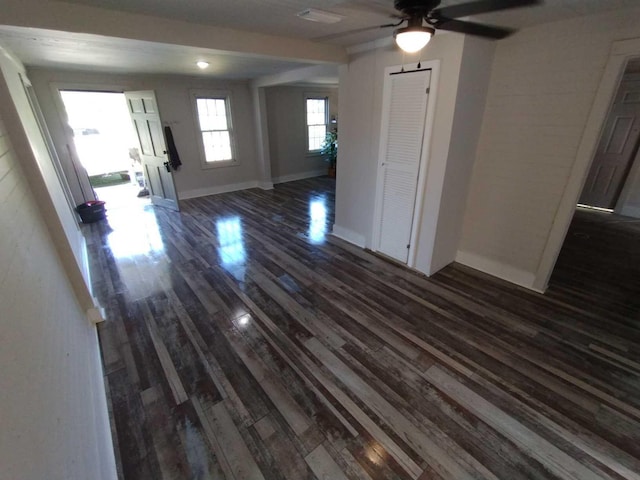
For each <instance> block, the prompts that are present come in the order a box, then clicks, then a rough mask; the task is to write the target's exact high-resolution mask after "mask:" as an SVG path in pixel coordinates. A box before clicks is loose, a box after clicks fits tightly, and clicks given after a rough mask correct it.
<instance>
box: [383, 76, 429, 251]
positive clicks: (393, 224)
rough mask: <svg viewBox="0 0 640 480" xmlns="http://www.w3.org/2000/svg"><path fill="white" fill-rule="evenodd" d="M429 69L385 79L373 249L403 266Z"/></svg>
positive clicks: (416, 177) (417, 165)
mask: <svg viewBox="0 0 640 480" xmlns="http://www.w3.org/2000/svg"><path fill="white" fill-rule="evenodd" d="M430 80H431V71H430V70H422V71H417V72H410V73H402V74H395V75H394V74H392V75H389V77H388V78H386V79H385V98H384V104H383V111H382V118H383V121H382V132H381V145H380V165H379V170H378V172H379V178H378V192H377V196H378V198H377V211H378V218H377V222H378V225H377V233H378V248H377V250H378V251H379V252H381V253H384V254H385V255H388V256H390V257H392V258H395V259H396V260H399V261H401V262H403V263H407V260H408V254H409V242H410V239H411V229H412V225H413V213H414V209H415V203H416V192H417V185H418V173H419V170H420V159H421V157H422V144H423V138H424V134H425V132H424V129H425V118H426V112H427V103H428V99H429V94H428V88H429V82H430Z"/></svg>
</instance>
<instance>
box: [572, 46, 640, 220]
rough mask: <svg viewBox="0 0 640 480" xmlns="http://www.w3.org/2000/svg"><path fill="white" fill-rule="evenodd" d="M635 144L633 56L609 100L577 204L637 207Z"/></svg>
mask: <svg viewBox="0 0 640 480" xmlns="http://www.w3.org/2000/svg"><path fill="white" fill-rule="evenodd" d="M639 145H640V59H638V58H636V59H632V60H630V61H629V62H628V63H627V65H626V67H625V69H624V72H623V74H622V78H621V80H620V84H619V85H618V88H617V90H616V92H615V94H614V96H613V99H612V101H611V106H610V108H609V114H608V115H607V118H606V120H605V122H604V125H603V128H602V135H601V137H600V140H599V142H598V147H597V150H596V153H595V156H594V159H593V162H592V163H591V167H590V169H589V173H588V175H587V180H586V182H585V184H584V187H583V188H582V193H581V195H580V199H579V200H578V206H579V207H588V208H594V209H599V210H601V211H609V212H615V213H620V214H625V213H626V214H628V213H629V211H630V210H631V211H633V210H638V209H640V176H639V175H638V165H636V164H637V163H640V162H637V161H636V158H637V157H638V146H639ZM634 174H635V175H634ZM636 177H638V178H636ZM638 213H640V212H638ZM639 216H640V215H639Z"/></svg>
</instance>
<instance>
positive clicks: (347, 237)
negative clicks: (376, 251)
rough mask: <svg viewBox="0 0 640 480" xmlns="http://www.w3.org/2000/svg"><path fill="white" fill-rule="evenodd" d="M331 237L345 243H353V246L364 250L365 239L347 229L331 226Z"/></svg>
mask: <svg viewBox="0 0 640 480" xmlns="http://www.w3.org/2000/svg"><path fill="white" fill-rule="evenodd" d="M331 235H333V236H334V237H338V238H340V239H342V240H344V241H346V242H349V243H353V244H354V245H356V246H358V247H360V248H365V244H366V239H365V237H364V235H360V234H359V233H356V232H354V231H352V230H349V229H348V228H344V227H341V226H340V225H336V224H335V223H334V224H333V231H332V232H331Z"/></svg>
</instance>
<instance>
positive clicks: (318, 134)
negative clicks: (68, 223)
mask: <svg viewBox="0 0 640 480" xmlns="http://www.w3.org/2000/svg"><path fill="white" fill-rule="evenodd" d="M328 110H329V101H328V100H327V98H307V103H306V117H307V150H308V151H309V152H317V151H319V150H320V148H321V147H322V142H324V138H325V135H326V134H327V118H328V113H329V112H328Z"/></svg>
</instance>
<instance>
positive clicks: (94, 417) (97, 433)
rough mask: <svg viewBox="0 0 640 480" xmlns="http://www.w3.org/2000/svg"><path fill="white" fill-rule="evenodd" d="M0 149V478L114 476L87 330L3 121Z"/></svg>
mask: <svg viewBox="0 0 640 480" xmlns="http://www.w3.org/2000/svg"><path fill="white" fill-rule="evenodd" d="M0 152H1V153H0V205H1V206H0V231H1V232H2V233H1V234H0V364H1V365H2V371H1V372H0V392H2V394H1V395H0V412H2V414H1V415H2V428H1V429H0V465H2V468H1V469H0V478H3V479H4V478H7V479H9V478H12V479H13V478H25V479H27V478H50V479H66V478H95V479H105V480H106V479H114V478H115V475H116V473H115V464H114V463H113V455H112V453H111V451H110V449H111V448H112V446H111V444H110V435H109V430H108V429H109V426H108V423H107V421H106V401H105V398H104V390H103V388H101V385H102V371H101V365H100V358H99V354H98V341H97V337H96V331H95V327H94V326H93V325H91V324H90V323H89V322H88V320H87V318H86V316H85V314H84V312H83V309H82V307H81V306H80V305H79V304H78V301H77V299H76V296H75V294H74V290H73V288H72V287H71V284H70V283H69V280H68V278H67V277H66V275H65V270H64V268H63V266H62V264H61V262H60V259H59V257H58V253H57V252H56V249H55V247H54V245H53V241H52V238H51V236H50V235H49V232H48V230H47V227H46V224H45V222H44V220H43V218H42V215H41V213H40V211H39V208H38V205H37V202H36V201H35V199H34V196H33V194H32V192H31V190H30V187H29V185H28V183H27V179H26V177H25V173H24V172H23V170H22V168H21V166H20V161H19V158H18V156H17V154H16V152H15V151H14V150H13V149H12V146H11V142H10V140H9V138H8V136H7V135H6V133H5V129H4V125H3V122H2V119H0ZM100 392H102V395H100ZM105 438H106V439H107V441H106V443H105Z"/></svg>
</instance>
